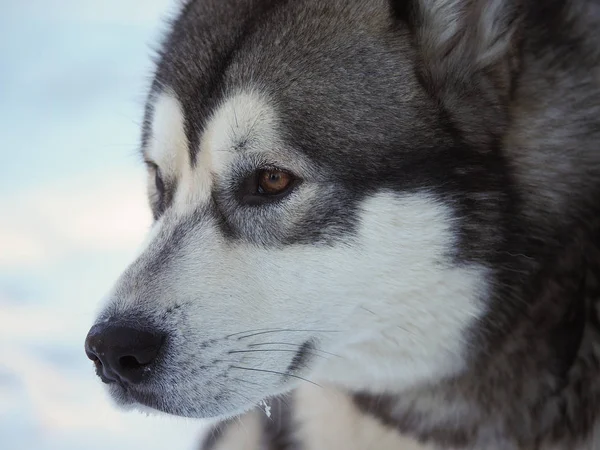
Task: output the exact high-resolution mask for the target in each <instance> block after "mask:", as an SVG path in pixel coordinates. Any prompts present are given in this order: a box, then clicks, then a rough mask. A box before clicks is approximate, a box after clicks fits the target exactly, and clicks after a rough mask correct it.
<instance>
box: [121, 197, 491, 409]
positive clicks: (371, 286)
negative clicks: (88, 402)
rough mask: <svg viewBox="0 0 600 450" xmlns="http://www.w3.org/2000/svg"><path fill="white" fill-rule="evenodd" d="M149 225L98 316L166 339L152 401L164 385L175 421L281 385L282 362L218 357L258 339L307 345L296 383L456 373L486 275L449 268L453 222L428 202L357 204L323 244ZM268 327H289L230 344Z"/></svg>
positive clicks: (238, 404) (374, 381) (359, 383)
mask: <svg viewBox="0 0 600 450" xmlns="http://www.w3.org/2000/svg"><path fill="white" fill-rule="evenodd" d="M161 220H162V223H161V225H160V227H161V229H160V230H159V231H158V232H157V234H156V236H155V239H154V241H153V242H151V243H150V244H149V247H148V248H147V250H146V251H145V252H144V253H143V254H142V255H141V256H140V258H139V259H138V260H137V261H136V262H135V263H134V264H133V265H132V266H131V267H130V269H129V270H128V271H127V272H125V274H124V275H123V277H122V279H121V280H120V282H119V283H118V287H117V289H116V290H115V293H114V296H115V300H114V303H113V304H112V306H111V308H110V310H111V314H112V315H113V316H116V317H135V316H138V317H145V318H149V321H150V322H151V323H155V324H159V326H160V327H163V328H164V329H165V330H166V331H167V332H168V333H169V347H168V350H169V352H168V354H167V355H166V357H165V367H164V368H163V369H161V370H159V371H158V373H157V374H156V384H155V386H156V387H155V389H156V392H154V394H155V395H157V396H159V397H161V396H164V395H165V392H164V389H165V388H164V386H170V387H169V388H168V389H167V391H168V392H167V394H168V396H169V399H168V400H167V404H168V406H167V408H174V407H175V405H176V408H177V411H176V412H177V413H179V414H184V415H192V416H195V415H196V416H205V415H218V414H225V413H228V412H231V411H234V412H235V411H240V408H242V409H243V408H245V407H249V406H251V404H252V402H256V401H258V400H260V399H261V398H263V397H264V396H265V395H269V394H273V393H277V392H281V391H283V390H287V389H289V388H291V387H292V386H293V383H292V382H291V381H293V379H291V378H289V377H288V378H286V376H285V374H286V371H287V370H288V369H287V368H288V367H290V365H291V364H292V359H293V356H294V355H293V353H291V354H290V353H288V352H264V353H258V352H256V353H248V354H244V353H240V354H238V353H234V354H232V353H230V352H231V351H234V352H237V351H240V350H242V351H244V350H248V349H250V348H249V347H248V346H249V345H252V344H262V343H264V342H268V341H276V342H277V341H281V340H283V341H284V342H288V343H292V344H294V345H295V346H296V347H297V348H300V347H301V346H302V344H303V343H305V342H307V341H313V342H315V345H316V350H315V351H314V352H312V351H311V352H309V354H308V355H309V357H308V360H307V362H305V364H303V366H302V367H298V368H297V369H296V368H295V370H297V372H296V373H297V374H299V375H302V376H303V377H309V379H310V378H312V377H316V378H317V379H321V378H322V379H328V380H330V381H334V382H338V383H341V384H343V385H346V386H347V387H349V388H355V389H364V388H366V387H367V386H368V387H370V388H371V389H376V390H380V391H382V392H383V391H386V390H389V389H395V390H398V389H402V388H404V387H408V386H410V385H412V384H413V383H417V382H422V381H433V380H437V379H440V378H442V377H444V376H449V375H451V374H453V373H456V372H458V371H460V370H461V368H462V365H463V362H464V356H465V355H464V351H465V345H466V343H465V341H464V339H463V337H464V333H465V330H466V329H468V328H469V326H471V325H472V323H473V321H474V320H476V319H477V318H478V317H480V315H481V314H482V312H483V307H482V305H481V304H480V298H481V296H483V295H484V294H485V292H486V284H485V281H484V279H485V270H484V269H483V268H481V267H479V266H475V265H473V266H465V265H463V266H461V267H456V266H455V265H454V264H453V263H452V254H453V245H454V244H455V241H456V236H455V221H456V219H454V218H453V214H452V211H451V210H450V209H449V208H447V207H446V206H444V205H443V204H442V203H440V202H439V201H437V200H436V199H435V197H434V196H431V195H429V194H425V193H421V194H410V195H408V194H407V195H399V194H394V193H381V194H378V195H376V196H373V197H371V198H368V199H366V200H365V201H364V202H363V203H362V205H361V213H360V214H359V225H358V230H357V232H356V234H355V235H349V236H347V238H346V239H345V243H343V244H339V245H332V246H329V245H325V246H312V245H289V246H286V247H284V248H281V249H277V248H265V247H257V246H255V245H252V244H246V243H240V242H228V241H227V239H226V238H225V237H224V236H223V235H221V234H220V232H219V228H218V226H216V225H215V221H214V219H212V218H211V214H210V211H209V210H204V211H201V210H195V211H191V212H190V213H188V214H187V215H179V214H178V211H177V210H173V211H171V212H170V213H167V214H166V215H165V217H164V218H163V219H161ZM398 267H402V268H403V270H398V269H397V268H398ZM449 297H452V301H451V302H450V301H448V298H449ZM391 311H392V313H390V312H391ZM273 329H279V330H285V329H289V330H295V331H294V332H289V333H285V332H280V333H274V334H267V335H258V336H255V337H250V338H248V339H239V338H240V337H242V336H244V334H252V330H273ZM267 348H268V347H267ZM292 348H293V347H292ZM320 349H323V350H325V351H327V353H325V354H319V353H318V350H320ZM331 353H333V354H335V355H337V356H336V357H334V356H331V355H330V354H331ZM327 355H330V356H327ZM407 362H410V364H407ZM239 367H245V368H249V369H261V370H267V371H271V373H269V372H249V371H247V370H242V369H239ZM274 372H278V373H280V374H283V376H278V375H276V374H275V373H274ZM292 375H293V374H292ZM240 380H242V381H240ZM243 380H246V382H247V381H251V382H252V383H257V384H258V386H257V385H255V384H248V383H244V381H243ZM159 386H162V387H161V388H160V389H159ZM240 390H243V392H244V395H243V396H235V394H234V393H235V392H238V391H240ZM217 399H218V401H217ZM211 405H212V406H211Z"/></svg>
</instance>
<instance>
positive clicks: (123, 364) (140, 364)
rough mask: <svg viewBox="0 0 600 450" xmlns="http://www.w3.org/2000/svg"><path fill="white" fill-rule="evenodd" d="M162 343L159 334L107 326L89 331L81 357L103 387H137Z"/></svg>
mask: <svg viewBox="0 0 600 450" xmlns="http://www.w3.org/2000/svg"><path fill="white" fill-rule="evenodd" d="M163 341H164V335H163V334H162V333H156V332H150V331H148V330H141V329H138V328H133V327H131V326H124V325H122V324H115V323H111V322H107V323H101V324H98V325H94V326H93V327H92V328H91V330H90V331H89V333H88V335H87V338H86V339H85V353H86V354H87V356H88V358H90V359H91V360H92V361H94V364H95V365H96V373H97V374H98V376H99V377H100V378H101V379H102V381H104V382H105V383H111V382H115V381H118V382H120V383H126V382H127V383H132V384H137V383H140V382H141V381H142V380H144V379H145V378H146V377H147V376H148V375H149V374H150V373H151V371H152V363H153V362H154V361H155V360H156V357H157V356H158V352H159V351H160V348H161V346H162V343H163Z"/></svg>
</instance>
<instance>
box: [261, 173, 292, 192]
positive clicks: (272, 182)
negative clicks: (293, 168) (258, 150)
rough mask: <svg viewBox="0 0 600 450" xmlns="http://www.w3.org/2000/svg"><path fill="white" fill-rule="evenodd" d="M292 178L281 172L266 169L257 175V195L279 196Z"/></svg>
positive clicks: (290, 182) (288, 185)
mask: <svg viewBox="0 0 600 450" xmlns="http://www.w3.org/2000/svg"><path fill="white" fill-rule="evenodd" d="M292 181H293V177H292V176H291V175H290V174H289V173H287V172H284V171H282V170H276V169H268V170H261V171H260V172H259V173H258V193H259V194H262V195H276V194H281V193H282V192H283V191H285V190H286V189H287V188H288V187H290V185H291V184H292Z"/></svg>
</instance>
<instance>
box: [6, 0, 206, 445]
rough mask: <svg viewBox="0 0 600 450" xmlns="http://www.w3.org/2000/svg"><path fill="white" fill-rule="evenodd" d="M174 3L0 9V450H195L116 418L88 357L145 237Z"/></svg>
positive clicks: (14, 0)
mask: <svg viewBox="0 0 600 450" xmlns="http://www.w3.org/2000/svg"><path fill="white" fill-rule="evenodd" d="M176 1H177V0H101V1H91V0H0V448H1V449H2V450H17V449H18V450H21V449H27V450H30V449H36V450H49V449H60V450H70V449H77V450H82V449H85V450H87V449H90V450H92V449H103V450H105V449H107V448H110V449H115V450H120V449H128V450H130V449H132V448H144V449H145V450H151V449H164V448H169V449H173V450H176V449H192V448H195V447H197V444H198V438H199V436H200V435H201V432H200V430H201V428H202V424H201V423H199V422H198V421H186V420H183V419H175V418H164V417H160V418H159V417H145V416H143V415H141V414H139V413H135V412H133V413H124V412H119V411H118V410H116V409H115V408H114V407H113V405H112V404H111V402H110V400H109V399H108V397H107V396H106V395H105V394H104V391H103V389H102V386H101V383H100V382H99V381H98V380H97V379H96V377H95V375H94V371H93V368H92V364H91V362H89V361H88V360H87V358H86V357H85V354H84V351H83V342H84V338H85V334H86V333H87V330H88V329H89V327H90V325H91V323H92V321H93V318H94V314H95V313H96V311H97V310H98V308H99V307H100V302H101V300H102V297H103V295H104V294H105V293H106V292H107V291H108V289H109V288H110V286H111V284H112V282H113V281H114V280H115V278H116V277H117V276H118V275H119V273H120V272H121V271H122V269H123V268H124V267H125V266H126V264H127V263H128V262H129V261H130V259H131V258H132V255H133V254H134V252H135V251H136V248H137V246H138V245H139V244H140V243H141V241H142V239H143V237H144V234H145V232H146V230H147V229H148V227H149V224H150V214H149V210H148V208H147V206H146V200H145V197H144V190H145V186H144V181H145V173H144V170H143V167H142V165H141V164H140V161H139V157H138V154H137V145H138V129H139V123H140V122H141V119H142V107H143V101H144V94H145V88H146V86H147V85H148V75H149V69H150V67H151V64H150V57H149V56H150V55H151V48H152V47H155V46H156V43H157V42H158V39H159V37H160V32H161V31H162V30H164V26H163V24H164V22H163V19H164V18H165V17H168V16H169V15H170V14H172V12H173V10H174V8H176V6H177V5H176V4H175V3H176Z"/></svg>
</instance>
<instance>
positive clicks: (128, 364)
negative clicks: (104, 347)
mask: <svg viewBox="0 0 600 450" xmlns="http://www.w3.org/2000/svg"><path fill="white" fill-rule="evenodd" d="M119 365H120V366H121V367H122V368H123V369H124V370H135V369H139V368H140V367H142V366H143V365H144V364H142V363H140V362H139V361H138V360H137V359H136V358H135V356H129V355H128V356H121V357H120V358H119Z"/></svg>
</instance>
